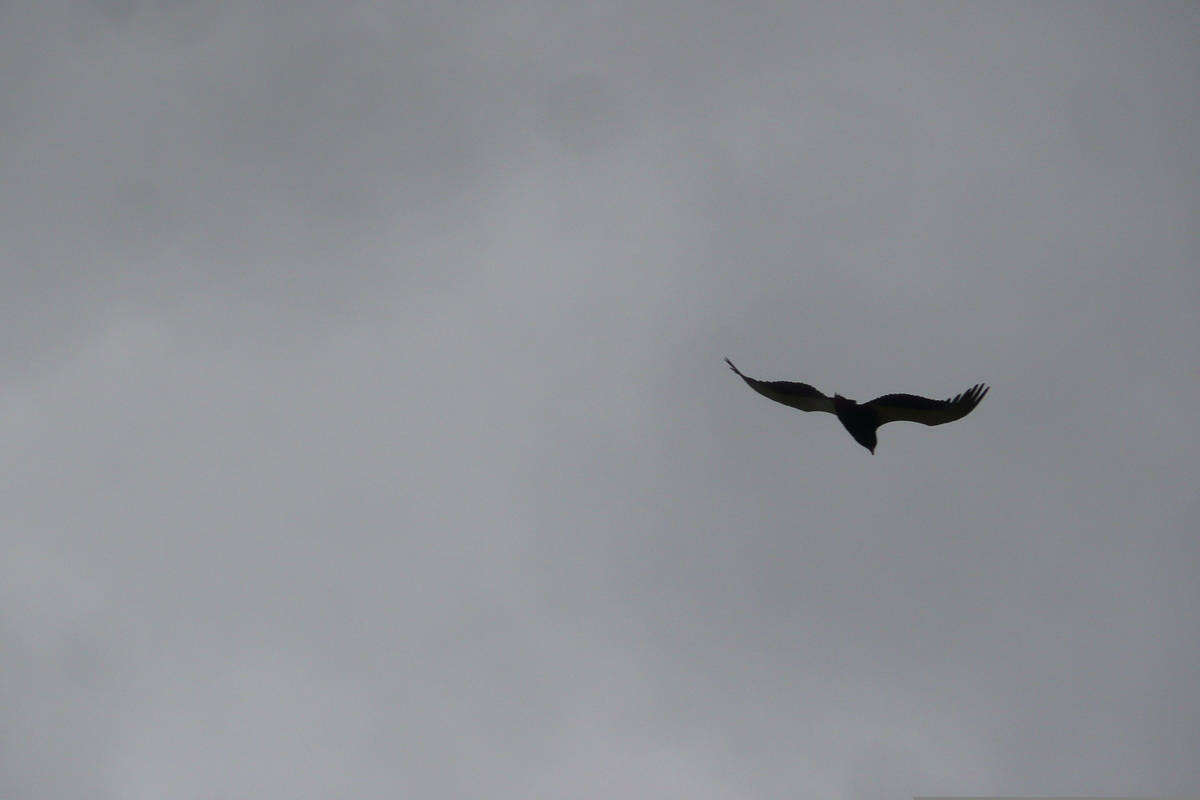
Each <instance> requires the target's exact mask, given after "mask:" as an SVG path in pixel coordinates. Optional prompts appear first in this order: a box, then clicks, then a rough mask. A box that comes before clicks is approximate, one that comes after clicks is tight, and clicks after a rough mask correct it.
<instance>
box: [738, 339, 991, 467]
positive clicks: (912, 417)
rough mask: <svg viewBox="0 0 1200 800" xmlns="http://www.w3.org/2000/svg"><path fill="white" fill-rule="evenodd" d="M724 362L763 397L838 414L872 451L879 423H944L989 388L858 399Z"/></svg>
mask: <svg viewBox="0 0 1200 800" xmlns="http://www.w3.org/2000/svg"><path fill="white" fill-rule="evenodd" d="M725 363H727V364H729V368H730V369H732V370H733V371H734V372H736V373H737V374H738V376H739V377H740V378H741V379H742V380H744V381H745V382H746V383H747V384H749V385H750V388H751V389H753V390H754V391H756V392H758V393H759V394H761V395H763V396H764V397H769V398H771V399H772V400H774V401H775V402H777V403H783V404H784V405H785V406H791V407H792V408H798V409H800V410H801V411H825V412H827V413H829V414H834V415H836V416H837V418H838V420H840V421H841V423H842V425H844V426H845V427H846V430H847V431H849V432H850V435H851V436H853V437H854V441H856V442H858V443H859V444H861V445H862V446H863V447H865V448H867V449H868V450H870V451H871V454H872V455H874V454H875V447H876V445H877V444H878V439H877V437H876V433H875V432H876V431H877V430H878V429H879V426H880V425H886V424H887V423H889V422H900V421H908V422H919V423H921V424H922V425H944V424H945V423H947V422H953V421H954V420H956V419H962V418H963V417H965V416H966V415H967V414H970V413H971V411H973V410H974V408H975V406H977V405H979V401H980V400H982V399H983V396H984V395H985V394H987V392H988V387H987V386H984V385H983V384H982V383H980V384H976V385H975V386H972V387H971V388H970V389H968V390H967V391H965V392H963V393H962V394H960V395H958V396H957V397H955V398H953V399H950V400H930V399H929V398H927V397H918V396H917V395H913V394H885V395H884V396H882V397H876V398H875V399H874V400H872V401H870V402H869V403H857V402H855V401H854V400H851V399H849V398H847V397H842V396H841V395H840V394H835V395H834V396H833V397H832V398H830V397H827V396H826V395H824V394H822V393H821V392H819V391H817V390H816V389H815V388H813V387H812V386H809V385H808V384H807V383H792V382H791V381H760V380H755V379H754V378H749V377H747V376H745V375H743V374H742V372H741V370H739V369H738V368H737V367H735V366H734V365H733V362H732V361H730V360H729V359H728V358H727V359H725Z"/></svg>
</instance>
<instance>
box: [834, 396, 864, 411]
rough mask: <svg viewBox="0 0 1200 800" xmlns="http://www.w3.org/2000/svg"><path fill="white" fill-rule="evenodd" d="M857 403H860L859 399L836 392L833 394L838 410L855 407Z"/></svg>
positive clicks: (835, 406)
mask: <svg viewBox="0 0 1200 800" xmlns="http://www.w3.org/2000/svg"><path fill="white" fill-rule="evenodd" d="M856 405H858V403H857V401H854V400H851V399H850V398H849V397H842V396H841V395H840V394H834V396H833V408H834V410H836V411H841V410H842V409H848V408H854V407H855V406H856Z"/></svg>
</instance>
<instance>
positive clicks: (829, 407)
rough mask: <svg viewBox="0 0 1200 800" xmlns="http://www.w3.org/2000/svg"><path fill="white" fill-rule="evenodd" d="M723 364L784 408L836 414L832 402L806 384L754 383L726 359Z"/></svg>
mask: <svg viewBox="0 0 1200 800" xmlns="http://www.w3.org/2000/svg"><path fill="white" fill-rule="evenodd" d="M725 363H726V364H728V365H729V368H730V369H731V370H733V371H734V372H736V373H737V374H738V376H739V377H740V378H741V379H742V380H744V381H745V382H746V383H748V384H750V388H751V389H753V390H754V391H756V392H758V393H759V394H761V395H763V396H764V397H769V398H771V399H772V400H774V401H775V402H776V403H783V404H784V405H785V406H791V407H792V408H798V409H800V410H801V411H828V412H829V413H830V414H834V413H837V412H835V411H834V410H833V400H832V399H830V398H828V397H826V396H825V395H823V394H821V393H820V392H818V391H817V390H816V389H814V388H813V387H811V386H809V385H808V384H807V383H792V382H791V381H756V380H755V379H754V378H747V377H746V376H745V375H742V371H741V370H740V369H738V368H737V367H735V366H734V365H733V362H732V361H730V360H729V359H728V358H727V359H725Z"/></svg>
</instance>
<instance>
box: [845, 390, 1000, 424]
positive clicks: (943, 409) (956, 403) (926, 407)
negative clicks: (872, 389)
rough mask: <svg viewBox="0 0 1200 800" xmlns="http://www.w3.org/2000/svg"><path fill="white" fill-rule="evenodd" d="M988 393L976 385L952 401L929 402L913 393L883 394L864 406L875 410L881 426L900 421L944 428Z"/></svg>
mask: <svg viewBox="0 0 1200 800" xmlns="http://www.w3.org/2000/svg"><path fill="white" fill-rule="evenodd" d="M987 393H988V387H987V386H984V385H983V384H982V383H977V384H975V385H974V386H972V387H971V388H970V389H968V390H967V391H965V392H963V393H962V394H960V395H959V396H958V397H955V398H954V399H953V400H930V399H928V398H926V397H917V396H916V395H913V394H885V395H884V396H883V397H876V398H875V399H874V400H872V401H871V402H869V403H864V404H863V405H866V406H870V407H871V408H873V409H875V412H876V413H877V414H879V424H880V425H884V424H886V423H888V422H901V421H904V422H919V423H921V424H922V425H944V424H946V423H947V422H954V420H956V419H962V418H963V417H965V416H966V415H967V414H970V413H971V412H972V411H973V410H974V409H975V406H977V405H979V401H980V400H982V399H983V396H984V395H985V394H987Z"/></svg>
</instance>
